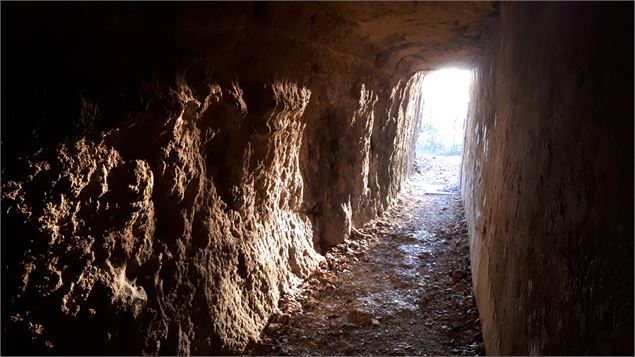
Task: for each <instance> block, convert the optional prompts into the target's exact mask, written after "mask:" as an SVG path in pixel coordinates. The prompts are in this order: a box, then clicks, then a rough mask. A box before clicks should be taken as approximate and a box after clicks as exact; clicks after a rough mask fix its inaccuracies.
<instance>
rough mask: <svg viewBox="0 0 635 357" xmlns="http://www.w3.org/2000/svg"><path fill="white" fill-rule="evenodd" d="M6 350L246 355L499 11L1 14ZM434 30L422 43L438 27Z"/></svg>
mask: <svg viewBox="0 0 635 357" xmlns="http://www.w3.org/2000/svg"><path fill="white" fill-rule="evenodd" d="M2 8H3V11H2V23H3V31H2V43H3V55H2V56H3V57H2V61H3V73H2V74H3V91H2V102H3V106H2V118H3V119H2V120H3V131H2V161H3V173H2V175H3V180H2V181H3V183H2V237H3V239H2V263H3V264H2V280H3V284H2V286H3V293H2V311H3V316H2V319H3V320H2V337H3V344H2V352H3V354H25V353H26V354H41V353H57V354H104V353H105V354H133V355H134V354H179V355H181V354H183V355H186V354H214V353H224V354H227V353H240V352H241V351H242V350H243V348H244V347H245V346H246V344H247V343H248V342H249V341H252V340H254V339H256V338H258V335H259V333H260V330H261V329H262V327H263V326H264V324H265V323H266V321H267V319H268V317H269V316H270V315H271V313H272V312H273V311H274V310H275V309H276V306H277V303H278V300H279V297H280V295H281V293H283V292H284V291H285V289H287V288H288V287H290V286H291V285H293V284H294V282H295V281H297V280H298V279H301V278H303V277H305V276H306V275H307V274H308V273H309V272H311V270H312V269H314V268H315V267H316V266H317V264H319V263H320V262H321V261H322V260H323V258H322V255H320V253H323V252H324V249H327V248H328V247H330V246H332V245H334V244H337V243H339V242H342V241H343V240H344V238H345V237H346V236H347V234H348V233H349V232H350V230H351V228H352V227H355V226H359V225H360V224H362V223H364V222H365V221H366V220H368V219H369V218H372V217H374V216H376V215H378V214H381V213H382V212H383V211H384V210H385V209H386V208H387V207H388V205H389V204H390V203H391V200H392V199H393V197H394V196H395V194H396V193H397V192H398V190H399V189H400V186H401V183H402V182H403V180H404V179H405V177H406V175H407V173H408V170H409V167H410V160H411V156H410V153H409V151H408V149H409V148H411V147H412V145H413V140H414V133H415V128H416V122H415V118H416V108H417V102H416V98H418V94H419V93H418V90H419V86H418V84H419V81H420V80H421V78H422V77H421V75H420V74H417V73H418V72H419V71H421V70H426V69H428V68H430V66H435V65H437V64H438V63H441V62H444V61H456V62H462V63H469V62H470V61H471V60H473V59H474V58H475V56H476V53H477V51H478V46H477V45H478V43H477V41H476V40H477V39H478V38H479V36H480V33H481V31H482V30H483V28H484V26H483V25H482V23H481V20H480V19H481V18H487V16H489V14H490V13H491V12H492V11H494V9H493V7H492V6H491V4H485V3H472V4H464V3H455V4H453V5H445V6H439V5H438V4H434V3H430V4H428V5H422V4H399V5H389V4H381V3H377V4H365V5H363V6H358V5H353V4H347V3H337V4H335V3H334V4H324V3H322V4H320V3H302V4H300V3H295V4H294V3H272V4H269V3H255V4H251V3H207V4H205V3H196V4H174V3H173V4H166V3H161V4H159V3H155V4H153V3H135V4H132V3H131V4H122V3H121V4H120V3H118V4H116V5H115V4H114V3H111V4H105V3H102V4H90V5H84V4H71V3H66V4H30V3H22V4H15V3H14V4H3V5H2ZM426 31H427V32H426Z"/></svg>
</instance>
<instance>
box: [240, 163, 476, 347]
mask: <svg viewBox="0 0 635 357" xmlns="http://www.w3.org/2000/svg"><path fill="white" fill-rule="evenodd" d="M460 160H461V158H460V157H459V156H446V157H444V156H423V157H420V158H419V159H418V160H417V169H416V171H417V173H415V174H414V175H413V177H412V178H411V180H410V181H409V182H408V183H407V184H406V185H405V187H404V188H403V190H402V192H401V194H400V195H399V197H398V199H397V201H396V203H395V204H394V206H393V209H391V210H390V211H389V212H387V213H386V214H385V215H384V216H383V217H381V218H380V219H377V220H374V221H371V222H369V223H368V224H367V225H365V226H364V227H363V229H360V230H356V231H354V232H353V234H352V236H351V238H350V239H349V240H347V241H346V242H345V243H343V244H341V245H339V246H337V247H335V248H334V249H332V251H330V252H329V253H328V254H327V256H326V261H325V262H324V263H323V264H322V265H321V267H320V269H319V270H318V271H316V272H315V273H314V274H313V275H312V276H311V277H310V278H309V279H308V280H307V281H306V282H305V283H304V284H302V285H300V286H299V288H298V289H297V290H296V291H294V292H292V293H289V294H287V295H286V296H285V297H284V298H283V300H282V301H281V303H280V312H279V313H277V314H275V315H274V316H272V318H271V320H270V322H269V324H268V325H267V327H266V328H265V329H264V331H263V333H262V336H261V342H260V343H259V344H257V345H253V346H250V347H248V349H247V351H246V354H252V355H253V354H255V355H423V356H425V355H482V354H484V353H485V351H484V347H483V343H482V336H481V329H480V322H479V319H478V311H477V309H476V305H475V301H474V298H473V294H472V282H471V279H470V271H469V264H470V262H469V253H468V252H469V248H468V240H467V229H466V225H465V219H464V213H463V206H462V203H461V198H460V194H459V190H458V172H459V165H460Z"/></svg>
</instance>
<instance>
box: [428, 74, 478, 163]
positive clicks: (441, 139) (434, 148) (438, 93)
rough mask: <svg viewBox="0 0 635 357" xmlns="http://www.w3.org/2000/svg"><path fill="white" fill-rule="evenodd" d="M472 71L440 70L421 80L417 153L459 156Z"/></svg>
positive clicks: (461, 147)
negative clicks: (420, 108) (420, 109)
mask: <svg viewBox="0 0 635 357" xmlns="http://www.w3.org/2000/svg"><path fill="white" fill-rule="evenodd" d="M471 81H472V71H471V70H464V69H456V68H449V69H441V70H438V71H433V72H429V73H427V74H426V75H425V77H424V78H423V88H422V95H423V101H422V105H423V108H422V109H423V110H422V112H421V113H422V114H421V118H420V120H421V125H420V128H419V136H418V139H417V153H421V154H436V155H461V154H462V150H463V139H464V135H463V134H464V125H465V118H466V116H467V108H468V103H469V100H470V95H469V90H470V84H471Z"/></svg>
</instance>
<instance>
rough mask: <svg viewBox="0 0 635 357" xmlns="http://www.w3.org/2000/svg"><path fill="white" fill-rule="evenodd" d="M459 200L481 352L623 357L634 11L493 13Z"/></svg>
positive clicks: (519, 7)
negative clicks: (493, 23) (494, 22)
mask: <svg viewBox="0 0 635 357" xmlns="http://www.w3.org/2000/svg"><path fill="white" fill-rule="evenodd" d="M500 15H501V19H500V20H501V22H500V25H499V27H497V28H496V30H495V31H494V33H497V34H498V36H497V38H492V41H491V42H490V44H489V46H488V49H487V50H486V51H485V55H484V57H483V59H482V60H481V62H480V64H479V65H478V67H477V70H476V76H475V79H476V81H475V83H476V84H475V91H474V93H473V99H474V100H473V102H472V106H471V109H470V111H471V113H470V114H469V117H468V122H467V138H466V145H465V154H464V158H465V159H464V160H465V163H464V171H463V175H462V178H463V183H462V190H463V198H464V202H465V210H466V216H467V222H468V227H469V231H470V237H471V238H470V239H471V255H472V264H473V265H472V272H473V279H474V286H475V289H476V297H477V303H478V307H479V312H480V315H481V322H482V326H483V337H484V340H485V343H486V345H487V352H488V353H491V354H501V355H516V354H519V355H562V354H566V355H587V354H590V355H597V354H600V355H603V354H607V355H618V354H627V355H632V354H633V141H632V139H633V137H632V134H633V31H632V29H633V4H632V3H628V4H627V3H622V4H599V3H596V4H591V3H585V4H559V3H549V4H546V3H545V4H541V5H536V4H505V5H503V6H502V7H501V14H500Z"/></svg>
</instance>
